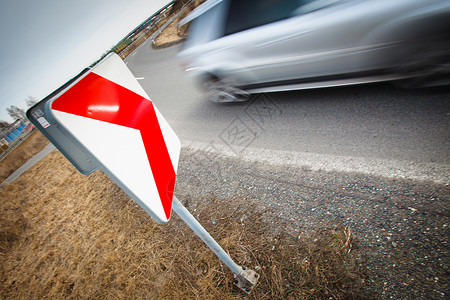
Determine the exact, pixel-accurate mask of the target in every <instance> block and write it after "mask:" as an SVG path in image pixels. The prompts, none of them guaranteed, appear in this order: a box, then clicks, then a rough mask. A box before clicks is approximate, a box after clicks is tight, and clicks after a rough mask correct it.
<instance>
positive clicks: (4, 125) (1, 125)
mask: <svg viewBox="0 0 450 300" xmlns="http://www.w3.org/2000/svg"><path fill="white" fill-rule="evenodd" d="M9 126H11V124H9V123H8V122H6V121H2V120H0V131H3V130H6V129H8V128H9Z"/></svg>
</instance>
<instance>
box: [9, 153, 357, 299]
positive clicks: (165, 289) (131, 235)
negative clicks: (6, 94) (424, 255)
mask: <svg viewBox="0 0 450 300" xmlns="http://www.w3.org/2000/svg"><path fill="white" fill-rule="evenodd" d="M0 199H1V201H2V203H1V205H0V210H1V211H0V216H1V217H0V228H1V229H0V261H1V263H0V273H1V288H0V298H2V299H12V298H14V299H42V298H45V297H48V298H51V299H242V298H247V297H248V298H249V299H324V298H325V299H348V298H359V297H360V296H361V285H362V283H361V282H362V281H361V279H360V274H359V267H358V264H357V262H356V261H355V259H354V257H353V252H354V251H355V248H354V246H353V243H354V242H355V240H354V239H353V236H352V235H351V232H350V230H349V229H348V228H341V227H329V228H322V229H321V230H318V231H317V232H316V233H313V234H311V235H306V234H302V235H301V236H300V237H299V236H295V237H294V236H290V235H288V234H287V233H285V232H283V230H282V229H283V228H282V227H279V226H280V225H274V224H272V223H271V222H270V221H268V219H270V218H271V213H270V212H268V211H266V212H261V211H258V210H257V209H256V206H255V205H254V204H244V203H248V202H246V201H242V199H215V198H214V197H213V196H210V197H206V198H205V199H199V202H201V203H202V204H201V205H199V206H197V205H194V204H192V203H191V205H190V207H189V210H190V211H191V212H193V214H194V216H196V217H197V218H198V219H199V221H200V222H201V223H202V224H204V226H205V228H206V229H207V230H208V231H209V232H210V233H211V235H212V236H213V237H214V238H215V239H216V240H217V241H218V242H219V244H221V245H222V247H223V248H224V249H225V250H227V251H229V253H230V255H231V257H232V258H234V259H235V260H236V261H237V262H238V263H239V264H241V265H244V266H247V267H250V268H252V269H254V270H257V271H258V272H259V273H260V275H261V280H260V282H259V283H258V285H257V286H256V288H255V289H254V291H253V292H252V294H251V295H250V296H247V295H245V294H243V293H242V292H240V291H239V290H237V289H236V288H235V287H234V286H233V285H232V274H231V272H230V271H229V270H228V269H227V267H226V266H225V265H223V264H222V263H221V262H220V261H219V260H218V259H217V258H216V257H215V256H214V254H212V252H211V251H209V250H208V249H207V248H206V246H205V245H204V244H203V243H202V242H201V241H200V239H199V238H197V237H196V236H195V235H194V234H193V233H192V232H191V231H190V229H189V228H187V227H186V226H185V225H184V223H183V222H182V221H181V220H180V219H179V218H178V217H177V216H176V215H174V216H173V217H172V220H171V221H170V222H169V223H168V224H166V225H158V224H156V222H154V221H153V220H152V219H151V218H150V217H149V216H148V215H147V214H146V213H145V212H144V211H143V210H142V209H140V208H139V207H138V206H137V205H136V204H135V203H134V202H133V201H132V200H131V199H130V198H128V196H127V195H126V194H124V193H123V192H122V191H121V190H120V189H119V188H118V187H117V186H116V185H115V184H114V183H112V182H111V181H110V179H109V178H107V177H106V176H105V175H104V174H103V173H101V172H99V171H97V172H94V173H93V174H91V175H90V176H83V175H80V174H79V173H78V172H77V171H76V170H75V169H74V168H73V167H71V166H70V165H69V163H68V162H67V161H66V160H65V159H64V158H63V157H62V155H60V154H59V153H58V152H56V151H55V152H53V153H51V154H50V155H49V156H47V157H46V158H45V159H44V160H43V161H41V162H39V163H38V164H36V165H35V166H34V167H33V168H32V169H31V170H30V171H28V172H26V173H25V174H24V175H22V176H21V177H20V178H19V179H18V180H17V181H16V182H15V183H13V184H10V185H8V186H6V187H5V188H4V189H3V190H1V191H0ZM181 200H183V199H181ZM194 206H195V207H194ZM194 209H195V211H194ZM212 221H215V224H213V222H212ZM277 226H278V227H277ZM275 228H278V229H281V230H278V232H283V233H275V232H277V231H274V230H273V229H275ZM352 249H353V251H350V250H352Z"/></svg>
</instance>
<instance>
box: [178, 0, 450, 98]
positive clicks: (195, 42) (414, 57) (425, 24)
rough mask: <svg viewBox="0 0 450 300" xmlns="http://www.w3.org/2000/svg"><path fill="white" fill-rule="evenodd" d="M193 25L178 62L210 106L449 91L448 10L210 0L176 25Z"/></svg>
mask: <svg viewBox="0 0 450 300" xmlns="http://www.w3.org/2000/svg"><path fill="white" fill-rule="evenodd" d="M191 21H192V23H191V25H190V26H191V28H190V33H189V36H188V38H187V40H186V41H185V42H184V44H183V48H182V50H181V51H180V53H179V54H178V59H179V60H180V63H181V64H182V66H183V67H184V68H185V70H186V71H187V72H188V73H189V74H190V75H191V76H193V77H194V78H195V79H196V80H197V81H198V82H200V84H201V85H202V86H203V87H204V88H205V89H206V90H208V91H209V92H210V98H211V100H213V101H217V102H230V101H239V100H243V99H245V98H246V97H247V96H248V95H249V93H257V92H267V91H282V90H293V89H304V88H317V87H327V86H338V85H348V84H358V83H367V82H376V81H392V80H399V79H403V81H402V82H407V83H409V84H411V85H412V86H419V85H423V83H424V82H427V83H428V84H429V83H430V82H434V83H435V84H439V83H441V82H439V80H443V82H444V83H448V82H447V81H446V80H444V79H446V78H445V77H443V75H446V74H447V75H448V74H449V73H450V66H449V57H450V46H449V45H450V38H449V37H450V1H449V0H210V1H207V2H205V3H204V4H203V5H201V6H200V7H198V8H197V9H196V10H194V11H193V12H192V13H191V14H190V15H188V16H187V17H186V18H185V19H184V20H183V21H182V22H181V23H180V24H179V25H183V24H186V23H188V22H191ZM405 79H409V80H408V81H405ZM431 79H433V80H431ZM437 79H438V80H437Z"/></svg>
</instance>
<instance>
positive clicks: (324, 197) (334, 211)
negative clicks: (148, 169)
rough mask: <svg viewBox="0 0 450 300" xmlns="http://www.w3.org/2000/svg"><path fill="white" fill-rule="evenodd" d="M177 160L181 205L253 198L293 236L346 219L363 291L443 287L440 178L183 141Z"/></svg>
mask: <svg viewBox="0 0 450 300" xmlns="http://www.w3.org/2000/svg"><path fill="white" fill-rule="evenodd" d="M180 161H181V162H182V163H180V165H179V169H178V179H177V185H176V191H175V193H176V194H177V195H178V198H179V199H180V200H181V201H183V202H185V203H186V204H187V205H201V203H194V201H197V200H193V199H202V198H204V197H211V196H214V197H219V198H236V197H238V198H240V199H243V200H242V201H248V202H249V203H250V202H257V203H258V204H259V205H260V206H261V208H262V209H265V208H270V209H271V210H274V211H275V212H276V215H277V216H278V217H277V218H276V219H271V220H268V221H270V222H272V223H273V228H274V229H275V230H277V228H278V230H280V228H281V230H285V231H286V232H288V233H290V234H293V235H300V234H303V233H307V232H311V231H313V230H315V229H316V228H319V227H320V226H323V225H325V224H344V225H345V226H349V228H351V230H352V232H353V234H354V237H355V238H356V239H357V241H358V242H357V247H356V248H355V249H354V251H356V252H357V256H358V258H359V260H360V262H361V266H362V268H363V269H364V273H365V274H366V275H365V276H366V277H365V285H366V289H367V293H368V294H369V295H378V296H377V298H378V297H381V298H394V299H418V298H422V299H445V298H446V297H448V295H449V294H450V289H449V286H450V285H449V283H450V282H449V276H448V273H449V269H448V266H449V256H448V242H449V238H448V237H449V236H450V235H449V228H448V225H449V213H448V212H449V211H450V210H449V195H450V189H449V186H448V184H447V185H446V184H435V183H432V182H424V181H413V180H405V179H389V178H382V177H377V176H369V175H361V174H357V173H343V172H325V171H321V170H318V171H317V170H314V171H313V170H311V169H308V168H298V167H292V166H285V167H284V166H278V167H277V166H273V165H269V164H266V163H257V162H250V163H249V162H245V161H242V160H241V159H239V157H236V158H232V157H222V156H221V155H217V154H215V153H212V152H209V151H201V150H198V149H197V148H194V149H191V148H189V147H185V148H183V151H182V154H181V158H180ZM251 213H252V212H251V211H249V214H251Z"/></svg>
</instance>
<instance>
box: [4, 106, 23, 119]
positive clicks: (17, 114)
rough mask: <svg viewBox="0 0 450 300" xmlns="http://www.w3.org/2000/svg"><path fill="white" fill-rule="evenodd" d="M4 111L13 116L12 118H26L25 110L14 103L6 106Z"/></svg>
mask: <svg viewBox="0 0 450 300" xmlns="http://www.w3.org/2000/svg"><path fill="white" fill-rule="evenodd" d="M6 112H7V113H8V115H9V116H10V117H11V118H13V120H17V119H20V120H23V121H24V120H26V119H27V117H26V114H25V110H23V109H21V108H19V107H17V106H15V105H11V106H10V107H8V108H7V109H6Z"/></svg>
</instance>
